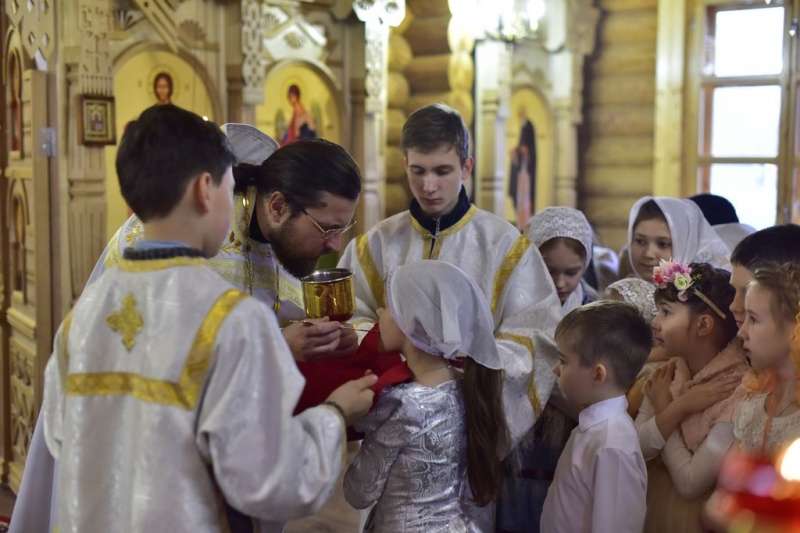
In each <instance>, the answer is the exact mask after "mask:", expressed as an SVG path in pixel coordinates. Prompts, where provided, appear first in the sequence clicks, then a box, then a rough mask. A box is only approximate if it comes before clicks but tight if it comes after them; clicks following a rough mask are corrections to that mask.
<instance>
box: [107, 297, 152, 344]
mask: <svg viewBox="0 0 800 533" xmlns="http://www.w3.org/2000/svg"><path fill="white" fill-rule="evenodd" d="M106 325H107V326H108V327H109V328H111V331H114V332H115V333H119V335H120V337H122V344H123V345H124V346H125V348H126V349H127V350H128V351H129V352H130V351H131V350H132V349H133V347H134V346H135V345H136V335H137V334H138V333H139V332H140V331H142V327H143V326H144V319H143V318H142V314H141V313H140V312H139V310H138V309H136V297H135V296H134V295H133V292H128V294H127V296H125V298H124V299H123V300H122V308H121V309H118V310H116V311H114V312H113V313H111V314H110V315H108V316H107V317H106Z"/></svg>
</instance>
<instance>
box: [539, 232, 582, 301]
mask: <svg viewBox="0 0 800 533" xmlns="http://www.w3.org/2000/svg"><path fill="white" fill-rule="evenodd" d="M542 258H543V259H544V264H545V265H547V271H548V272H550V277H551V278H553V283H554V284H555V286H556V291H558V299H559V300H561V303H562V304H563V303H564V301H565V300H566V299H567V297H568V296H569V295H570V294H572V291H574V290H575V289H576V288H577V287H578V284H579V283H580V282H581V276H582V275H583V269H584V266H585V263H584V260H583V258H582V257H581V256H580V255H578V254H577V253H575V250H573V249H572V248H570V247H569V246H567V244H566V243H564V241H559V242H557V243H556V244H554V245H553V246H551V247H550V248H549V249H548V250H547V253H546V255H543V256H542Z"/></svg>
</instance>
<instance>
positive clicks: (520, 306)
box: [339, 104, 561, 455]
mask: <svg viewBox="0 0 800 533" xmlns="http://www.w3.org/2000/svg"><path fill="white" fill-rule="evenodd" d="M401 145H402V148H403V150H404V152H405V160H404V162H405V167H406V174H407V176H408V182H409V186H410V188H411V192H412V193H413V194H414V200H413V201H412V202H411V206H410V208H409V210H408V211H404V212H402V213H399V214H397V215H394V216H392V217H389V218H387V219H386V220H383V221H381V222H379V223H378V224H377V225H376V226H375V227H374V228H372V229H371V230H369V231H368V232H367V233H366V234H364V235H361V236H359V237H358V238H357V239H354V240H352V241H351V242H350V244H348V246H347V248H346V249H345V252H344V254H343V256H342V259H341V260H340V261H339V266H342V267H346V268H349V269H351V270H353V272H354V282H355V292H356V314H355V316H354V317H353V321H354V323H355V324H356V327H358V325H359V324H361V323H365V322H375V321H376V320H377V314H376V311H377V309H378V308H379V307H381V306H383V305H384V296H383V281H384V279H385V278H386V274H387V272H388V271H389V269H391V268H392V267H397V266H401V265H405V264H407V263H410V262H413V261H418V260H420V259H438V260H440V261H445V262H447V263H450V264H452V265H455V266H457V267H459V268H460V269H462V270H464V271H465V272H466V273H467V274H468V275H469V276H470V277H471V278H472V279H473V280H475V282H476V283H477V284H478V286H480V287H481V289H482V290H483V291H484V294H485V295H486V298H487V299H488V301H489V302H490V305H491V311H492V317H493V319H494V327H495V340H496V341H497V348H498V351H499V352H500V357H501V359H502V361H503V370H504V372H505V381H504V392H503V409H504V412H505V414H506V419H507V424H508V429H509V433H510V439H511V442H504V443H503V449H502V450H500V452H501V454H503V455H505V454H507V453H508V452H509V451H510V450H511V449H512V448H513V447H514V446H515V445H516V444H517V443H519V441H520V440H521V439H522V437H523V436H524V435H525V433H527V432H528V430H529V429H530V428H531V427H532V426H533V423H534V420H535V419H536V417H538V415H539V413H540V412H541V409H542V406H544V404H545V403H546V402H547V398H548V396H549V395H550V391H551V390H552V388H553V384H554V383H555V376H553V373H552V372H551V371H550V368H551V367H552V366H553V364H554V363H555V361H556V355H555V347H554V345H553V342H552V340H551V339H552V335H553V332H554V331H555V328H556V325H557V324H558V320H559V318H560V312H561V303H560V302H559V300H558V296H557V294H556V291H555V287H554V286H553V280H552V279H551V277H550V275H549V274H548V272H547V268H546V267H545V264H544V261H543V260H542V256H541V255H540V254H539V251H538V250H537V249H536V247H535V246H533V245H532V244H531V242H530V241H529V240H528V239H526V238H525V237H523V236H521V235H520V233H519V231H518V230H517V229H516V228H515V227H514V226H512V225H511V224H509V223H508V222H506V221H505V220H503V219H502V218H500V217H498V216H496V215H494V214H492V213H489V212H488V211H484V210H482V209H478V208H477V207H475V206H474V205H472V204H471V203H470V202H469V199H468V198H467V194H466V192H465V191H464V187H463V182H464V180H465V179H466V178H467V177H468V176H469V175H470V173H471V172H472V168H473V164H474V161H473V158H472V157H471V156H470V155H469V132H468V131H467V129H466V127H465V126H464V122H463V120H462V119H461V116H460V115H459V114H458V112H457V111H455V110H454V109H451V108H449V107H447V106H445V105H443V104H432V105H428V106H425V107H422V108H420V109H418V110H416V111H415V112H414V113H412V114H411V115H410V116H409V117H408V120H407V121H406V123H405V125H404V126H403V133H402V141H401Z"/></svg>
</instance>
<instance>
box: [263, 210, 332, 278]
mask: <svg viewBox="0 0 800 533" xmlns="http://www.w3.org/2000/svg"><path fill="white" fill-rule="evenodd" d="M293 229H294V220H290V221H288V222H287V223H285V224H284V225H283V227H282V228H280V229H278V230H277V231H272V232H270V234H269V236H268V237H267V238H268V240H269V243H270V244H271V245H272V251H273V252H274V253H275V257H277V258H278V261H280V263H281V265H283V268H285V269H286V271H287V272H288V273H289V274H291V275H292V276H294V277H296V278H302V277H304V276H308V275H309V274H311V273H312V272H314V270H315V269H316V268H317V261H319V258H320V257H321V256H322V254H323V253H324V250H323V251H322V252H320V253H316V254H309V253H308V252H305V253H304V251H303V250H302V244H303V240H302V239H297V238H295V237H294V235H293V233H294V232H293V231H292V230H293Z"/></svg>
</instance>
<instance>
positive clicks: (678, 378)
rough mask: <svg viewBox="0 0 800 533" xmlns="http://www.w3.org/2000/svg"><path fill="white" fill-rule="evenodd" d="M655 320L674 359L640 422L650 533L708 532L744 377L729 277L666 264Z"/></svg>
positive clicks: (652, 384)
mask: <svg viewBox="0 0 800 533" xmlns="http://www.w3.org/2000/svg"><path fill="white" fill-rule="evenodd" d="M653 280H654V281H655V282H656V283H657V284H658V285H657V287H656V289H655V295H654V296H655V301H656V304H657V305H658V314H657V315H656V318H655V319H654V320H653V336H654V340H655V344H656V346H657V347H660V348H661V349H663V350H664V352H665V353H666V354H667V355H668V356H669V357H671V359H670V360H669V361H667V362H665V363H662V364H661V365H660V366H659V367H658V368H657V369H656V370H655V371H654V372H653V374H652V375H651V376H650V378H649V380H648V382H647V384H646V385H645V399H644V401H643V402H642V406H641V408H640V410H639V415H638V416H637V418H636V427H637V431H638V434H639V443H640V444H641V446H642V453H643V454H644V457H645V459H646V460H648V461H649V463H648V487H647V517H646V521H645V531H648V532H661V531H663V532H674V531H681V532H693V531H697V532H700V531H703V527H702V524H701V518H700V514H701V509H702V506H703V504H704V502H705V500H706V499H707V497H708V496H709V495H710V493H711V490H712V489H713V488H714V483H715V482H716V478H717V474H718V473H719V469H720V467H721V463H722V460H723V459H724V456H725V454H726V453H727V451H728V450H729V449H730V447H731V445H732V444H733V440H734V438H733V423H732V415H733V410H734V407H735V405H736V403H737V402H738V400H739V399H740V398H741V396H742V395H743V393H744V391H743V389H741V388H739V389H738V390H737V386H738V385H739V384H740V383H741V380H742V377H743V376H744V374H745V372H746V371H747V365H746V363H745V358H744V352H743V349H742V347H741V343H739V342H738V341H735V342H731V341H732V340H734V339H735V337H736V323H735V321H734V318H733V316H732V315H731V313H730V312H727V310H728V306H729V305H730V303H731V301H732V300H733V295H734V289H733V288H732V287H731V286H730V284H729V280H730V273H729V272H728V271H726V270H721V269H716V268H714V267H712V266H711V265H709V264H707V263H691V264H689V265H684V264H681V263H678V262H674V261H666V260H662V261H661V262H660V264H659V266H658V267H656V268H655V269H654V270H653Z"/></svg>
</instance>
